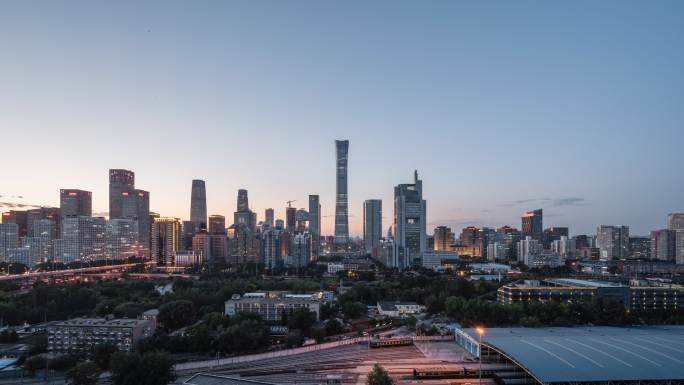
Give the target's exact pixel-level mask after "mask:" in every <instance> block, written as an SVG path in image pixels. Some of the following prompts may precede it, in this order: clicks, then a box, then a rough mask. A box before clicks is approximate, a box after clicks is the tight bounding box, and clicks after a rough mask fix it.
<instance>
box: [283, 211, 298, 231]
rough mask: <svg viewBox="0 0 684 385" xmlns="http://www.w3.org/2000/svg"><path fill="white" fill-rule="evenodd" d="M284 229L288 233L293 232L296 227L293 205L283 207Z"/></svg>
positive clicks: (295, 214) (295, 213)
mask: <svg viewBox="0 0 684 385" xmlns="http://www.w3.org/2000/svg"><path fill="white" fill-rule="evenodd" d="M285 229H286V230H287V232H288V233H290V234H294V233H295V230H296V229H297V209H296V208H295V207H286V208H285Z"/></svg>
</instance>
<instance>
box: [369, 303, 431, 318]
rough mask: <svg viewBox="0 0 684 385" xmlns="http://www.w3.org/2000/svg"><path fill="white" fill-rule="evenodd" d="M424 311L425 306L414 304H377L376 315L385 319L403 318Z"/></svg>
mask: <svg viewBox="0 0 684 385" xmlns="http://www.w3.org/2000/svg"><path fill="white" fill-rule="evenodd" d="M424 311H425V306H423V305H419V304H417V303H415V302H399V301H397V302H378V314H379V315H384V316H387V317H404V316H407V315H412V314H418V313H422V312H424Z"/></svg>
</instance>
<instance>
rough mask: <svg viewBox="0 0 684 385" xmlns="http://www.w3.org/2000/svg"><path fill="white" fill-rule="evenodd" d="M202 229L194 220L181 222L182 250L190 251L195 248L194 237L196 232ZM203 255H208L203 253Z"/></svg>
mask: <svg viewBox="0 0 684 385" xmlns="http://www.w3.org/2000/svg"><path fill="white" fill-rule="evenodd" d="M199 233H200V231H199V230H198V229H197V224H196V223H195V222H193V221H183V222H182V223H181V240H180V247H179V249H180V250H184V251H188V250H193V246H192V245H193V239H194V236H195V234H199ZM202 256H203V257H205V256H206V255H204V254H202Z"/></svg>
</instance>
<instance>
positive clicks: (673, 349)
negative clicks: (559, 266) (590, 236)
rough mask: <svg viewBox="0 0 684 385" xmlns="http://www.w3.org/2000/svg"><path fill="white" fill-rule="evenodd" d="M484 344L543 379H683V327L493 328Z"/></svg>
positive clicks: (564, 380)
mask: <svg viewBox="0 0 684 385" xmlns="http://www.w3.org/2000/svg"><path fill="white" fill-rule="evenodd" d="M464 331H465V332H467V333H468V334H470V335H472V336H473V337H474V338H475V339H476V340H477V338H478V336H477V334H476V333H475V331H474V330H473V329H466V330H464ZM483 343H484V345H488V346H491V347H493V348H494V349H496V350H498V351H500V352H502V353H503V354H505V355H506V356H508V357H510V358H511V359H513V360H514V361H515V362H517V363H518V364H519V365H520V366H522V367H523V368H525V369H526V370H527V371H528V372H529V373H530V374H532V375H533V376H534V377H536V378H537V379H538V380H539V381H541V382H543V383H555V382H595V381H639V380H684V326H648V327H630V328H619V327H577V328H555V327H554V328H494V329H489V330H487V331H486V334H485V336H484V337H483Z"/></svg>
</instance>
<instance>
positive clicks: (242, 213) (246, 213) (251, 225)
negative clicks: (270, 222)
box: [233, 189, 256, 234]
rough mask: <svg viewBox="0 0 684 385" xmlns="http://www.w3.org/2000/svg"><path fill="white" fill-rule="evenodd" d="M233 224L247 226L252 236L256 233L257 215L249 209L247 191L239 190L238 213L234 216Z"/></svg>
mask: <svg viewBox="0 0 684 385" xmlns="http://www.w3.org/2000/svg"><path fill="white" fill-rule="evenodd" d="M233 223H234V224H235V225H242V226H247V228H248V229H249V231H250V232H251V233H252V234H254V233H256V213H254V212H252V210H250V209H249V200H248V198H247V190H243V189H240V190H238V197H237V211H236V212H235V213H234V214H233Z"/></svg>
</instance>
